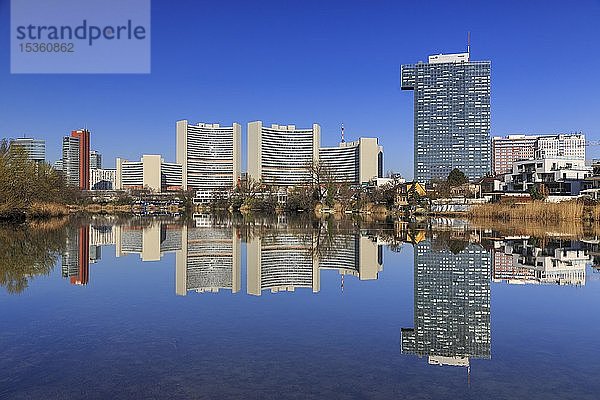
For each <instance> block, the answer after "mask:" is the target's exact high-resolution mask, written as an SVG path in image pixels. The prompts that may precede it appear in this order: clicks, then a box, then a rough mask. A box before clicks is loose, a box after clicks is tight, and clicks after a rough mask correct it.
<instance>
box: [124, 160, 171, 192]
mask: <svg viewBox="0 0 600 400" xmlns="http://www.w3.org/2000/svg"><path fill="white" fill-rule="evenodd" d="M181 187H182V177H181V164H175V163H167V162H165V161H164V160H163V158H162V157H161V156H160V155H155V154H151V155H149V154H146V155H144V156H142V159H141V160H140V161H127V160H123V159H121V158H117V169H116V177H115V189H118V190H126V189H150V190H152V191H153V192H157V193H160V192H163V191H172V190H180V189H181Z"/></svg>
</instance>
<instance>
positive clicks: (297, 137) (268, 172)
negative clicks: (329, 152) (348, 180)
mask: <svg viewBox="0 0 600 400" xmlns="http://www.w3.org/2000/svg"><path fill="white" fill-rule="evenodd" d="M320 136H321V127H320V126H319V125H318V124H313V126H312V128H308V129H299V128H296V126H295V125H277V124H273V125H271V126H270V127H266V126H263V123H262V121H255V122H250V123H248V176H249V178H251V179H255V180H257V181H262V182H264V183H265V184H267V185H273V186H282V187H290V186H296V185H306V184H309V183H310V182H311V181H312V176H311V172H310V168H309V167H310V166H311V165H314V163H316V162H318V159H319V143H320Z"/></svg>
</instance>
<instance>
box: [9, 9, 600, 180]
mask: <svg viewBox="0 0 600 400" xmlns="http://www.w3.org/2000/svg"><path fill="white" fill-rule="evenodd" d="M599 21H600V2H599V1H592V0H578V1H574V2H573V1H561V2H559V1H539V2H538V1H526V2H525V1H497V2H492V1H474V0H471V1H419V2H417V1H410V2H408V1H407V2H401V1H389V2H387V1H360V2H352V1H339V2H336V1H330V2H328V1H323V0H321V1H312V0H309V1H281V0H280V1H260V2H259V1H239V2H233V1H230V2H228V1H219V2H217V1H213V2H205V1H192V0H182V1H176V2H174V1H159V0H153V2H152V26H151V35H152V73H151V74H149V75H11V74H10V60H9V25H10V24H9V1H8V0H0V137H15V136H21V135H23V134H26V135H29V136H34V137H39V138H44V139H46V141H47V147H48V150H47V153H48V158H49V159H50V160H55V159H57V158H59V157H60V143H61V137H62V136H63V135H65V134H67V133H68V132H69V131H71V130H72V129H77V128H81V127H83V126H84V125H87V127H88V128H89V129H90V130H91V131H92V148H93V149H96V150H98V151H100V152H101V153H102V154H103V155H104V164H105V166H107V167H111V166H114V157H116V156H122V157H125V158H129V159H137V158H139V156H140V155H141V154H143V153H154V154H163V155H164V157H165V158H166V159H167V160H169V161H172V160H174V159H175V121H176V120H178V119H183V118H186V119H189V120H190V121H191V122H200V121H202V122H220V123H222V124H230V123H231V122H233V121H236V122H240V123H242V125H243V126H244V133H245V124H246V123H247V122H248V121H251V120H258V119H260V120H263V121H264V122H265V123H269V124H270V123H274V122H277V123H284V124H296V125H297V126H301V127H306V126H309V125H310V124H312V123H313V122H317V123H319V124H321V127H322V140H321V141H322V144H324V145H334V144H335V143H336V142H337V141H338V139H339V126H340V123H342V122H343V123H344V125H345V127H346V135H347V138H348V139H355V138H357V137H359V136H377V137H379V138H380V139H381V142H382V144H383V145H384V147H385V168H386V170H390V169H392V170H395V171H399V172H401V173H403V174H404V175H405V176H407V177H411V176H412V135H413V127H412V123H413V120H412V100H413V97H412V93H411V92H402V91H400V88H399V68H400V65H401V64H404V63H413V62H417V61H419V60H426V59H427V56H428V55H430V54H436V53H440V52H445V53H451V52H461V51H464V50H465V48H466V36H467V31H471V56H472V59H474V60H491V61H492V135H504V134H507V133H515V132H523V133H551V132H573V131H583V132H584V133H586V134H587V136H588V139H589V140H600V96H599V92H600V73H599V72H598V68H599V67H598V66H599V65H600V22H599ZM588 155H589V156H590V157H599V156H600V147H592V148H590V151H589V152H588ZM244 158H245V157H244Z"/></svg>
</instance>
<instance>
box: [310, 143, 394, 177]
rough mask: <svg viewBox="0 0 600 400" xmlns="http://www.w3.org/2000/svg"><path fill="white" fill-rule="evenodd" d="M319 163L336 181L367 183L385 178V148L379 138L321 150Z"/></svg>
mask: <svg viewBox="0 0 600 400" xmlns="http://www.w3.org/2000/svg"><path fill="white" fill-rule="evenodd" d="M319 162H320V163H321V165H322V166H323V167H324V170H325V173H326V174H328V175H330V176H331V178H332V179H333V180H334V181H337V182H348V183H352V184H361V183H367V182H369V181H371V180H372V179H374V178H379V177H382V176H383V147H382V146H380V145H379V143H378V140H377V138H360V139H358V140H355V141H353V142H341V143H340V144H339V146H336V147H321V148H319Z"/></svg>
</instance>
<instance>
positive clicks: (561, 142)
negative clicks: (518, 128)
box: [492, 133, 586, 175]
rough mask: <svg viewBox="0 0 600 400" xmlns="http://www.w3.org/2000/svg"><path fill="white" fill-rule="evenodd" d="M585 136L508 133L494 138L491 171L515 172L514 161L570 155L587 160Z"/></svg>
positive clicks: (573, 157) (498, 172)
mask: <svg viewBox="0 0 600 400" xmlns="http://www.w3.org/2000/svg"><path fill="white" fill-rule="evenodd" d="M585 149H586V143H585V135H583V134H581V133H577V134H558V135H508V136H504V137H500V136H496V137H493V138H492V172H493V174H494V175H500V174H506V173H510V172H512V166H513V163H514V162H515V161H521V160H531V159H534V158H571V159H576V160H585Z"/></svg>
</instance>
